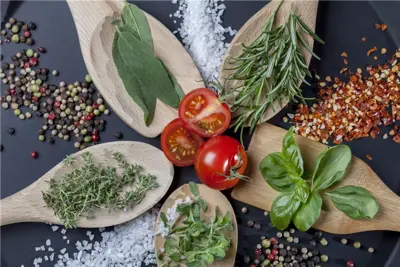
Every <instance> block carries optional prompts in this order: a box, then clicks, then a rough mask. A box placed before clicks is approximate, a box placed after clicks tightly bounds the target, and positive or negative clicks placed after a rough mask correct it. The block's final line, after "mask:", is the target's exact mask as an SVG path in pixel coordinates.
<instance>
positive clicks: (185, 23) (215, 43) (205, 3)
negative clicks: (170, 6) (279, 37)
mask: <svg viewBox="0 0 400 267" xmlns="http://www.w3.org/2000/svg"><path fill="white" fill-rule="evenodd" d="M221 2H223V1H221V0H180V1H177V0H173V1H172V3H178V4H179V7H178V10H177V11H176V12H175V13H174V14H173V16H174V17H175V18H179V19H182V22H181V24H180V28H179V29H178V32H177V33H179V35H180V37H181V38H182V42H183V44H184V46H185V48H186V50H187V51H188V52H189V54H190V55H191V56H192V58H193V60H194V62H195V63H196V65H197V67H198V68H199V70H200V73H201V75H202V76H203V79H204V80H205V81H206V82H207V81H212V80H215V79H217V78H218V76H219V68H220V66H221V63H222V60H223V57H224V55H225V53H226V50H227V46H228V45H227V43H226V42H225V34H229V35H231V36H233V35H235V34H236V31H235V30H232V28H231V27H228V28H224V27H223V26H222V20H221V16H222V15H223V13H224V11H225V9H226V6H225V5H224V4H221Z"/></svg>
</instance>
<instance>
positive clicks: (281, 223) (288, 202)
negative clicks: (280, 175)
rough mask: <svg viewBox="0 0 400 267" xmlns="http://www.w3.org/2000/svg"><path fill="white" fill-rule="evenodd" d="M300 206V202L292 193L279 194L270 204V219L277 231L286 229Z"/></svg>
mask: <svg viewBox="0 0 400 267" xmlns="http://www.w3.org/2000/svg"><path fill="white" fill-rule="evenodd" d="M299 206H300V201H299V200H298V199H297V198H296V197H295V193H294V192H285V193H282V194H280V195H279V196H278V197H277V198H276V199H275V200H274V203H273V204H272V208H271V212H270V218H271V222H272V224H273V225H274V226H275V227H276V228H278V229H279V230H283V229H285V228H286V227H288V225H289V223H290V220H291V219H292V216H293V215H294V213H295V212H296V211H297V209H298V208H299Z"/></svg>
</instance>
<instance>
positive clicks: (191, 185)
mask: <svg viewBox="0 0 400 267" xmlns="http://www.w3.org/2000/svg"><path fill="white" fill-rule="evenodd" d="M189 188H190V192H192V194H193V195H194V196H198V195H199V188H198V187H197V184H196V183H194V182H190V183H189Z"/></svg>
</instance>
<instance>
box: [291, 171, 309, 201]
mask: <svg viewBox="0 0 400 267" xmlns="http://www.w3.org/2000/svg"><path fill="white" fill-rule="evenodd" d="M294 193H295V196H296V197H297V198H298V199H299V200H300V201H301V202H302V203H305V202H306V201H307V199H308V195H309V193H310V188H309V187H308V184H307V182H306V181H305V180H303V179H301V178H300V177H298V179H297V180H296V181H295V182H294Z"/></svg>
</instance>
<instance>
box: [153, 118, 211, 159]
mask: <svg viewBox="0 0 400 267" xmlns="http://www.w3.org/2000/svg"><path fill="white" fill-rule="evenodd" d="M203 143H204V140H203V138H202V137H200V136H199V135H198V134H195V133H193V132H191V131H189V130H188V129H186V127H185V124H184V123H183V121H182V120H181V119H175V120H173V121H171V122H170V123H169V124H168V125H167V126H165V128H164V130H163V132H162V134H161V148H162V150H163V152H164V154H165V156H166V157H167V158H168V159H169V160H170V161H171V162H172V163H173V164H174V165H175V166H180V167H183V166H190V165H193V160H194V155H195V153H196V151H197V149H198V148H199V147H200V145H202V144H203Z"/></svg>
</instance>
